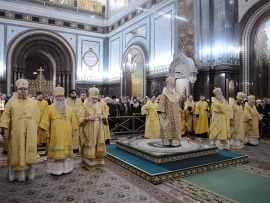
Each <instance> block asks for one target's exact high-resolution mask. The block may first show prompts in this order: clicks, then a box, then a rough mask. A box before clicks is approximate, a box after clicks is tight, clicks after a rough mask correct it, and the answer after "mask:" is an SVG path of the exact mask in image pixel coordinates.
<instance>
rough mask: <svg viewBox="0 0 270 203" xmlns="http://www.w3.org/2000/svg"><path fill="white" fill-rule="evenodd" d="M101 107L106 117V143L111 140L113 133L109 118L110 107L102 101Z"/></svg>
mask: <svg viewBox="0 0 270 203" xmlns="http://www.w3.org/2000/svg"><path fill="white" fill-rule="evenodd" d="M99 105H100V106H101V108H102V110H103V116H105V120H106V123H107V125H104V133H105V141H106V140H108V139H110V138H111V132H110V127H109V122H108V116H109V106H108V105H107V104H106V102H104V101H100V102H99Z"/></svg>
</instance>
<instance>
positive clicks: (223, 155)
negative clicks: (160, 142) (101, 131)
mask: <svg viewBox="0 0 270 203" xmlns="http://www.w3.org/2000/svg"><path fill="white" fill-rule="evenodd" d="M106 148H107V158H108V159H109V160H111V161H113V162H115V163H117V164H118V165H120V166H122V167H124V168H126V169H127V170H129V171H131V172H133V173H135V174H136V175H138V176H140V177H142V178H144V179H146V180H148V181H150V182H152V183H154V184H158V183H161V182H164V181H167V180H171V179H175V178H179V177H184V176H189V175H193V174H198V173H203V172H207V171H211V170H216V169H220V168H223V167H228V166H231V165H235V164H239V163H245V162H247V161H248V158H247V156H245V155H241V154H236V153H232V152H229V151H224V150H219V151H218V153H217V154H211V155H207V156H200V157H194V158H190V159H184V160H176V161H171V162H164V163H154V162H151V161H149V160H146V159H144V158H141V157H139V156H136V155H134V154H132V153H129V152H127V151H124V150H122V149H120V148H117V147H116V145H115V144H112V145H106Z"/></svg>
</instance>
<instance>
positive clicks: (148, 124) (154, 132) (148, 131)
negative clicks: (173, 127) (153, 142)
mask: <svg viewBox="0 0 270 203" xmlns="http://www.w3.org/2000/svg"><path fill="white" fill-rule="evenodd" d="M157 108H158V104H157V103H156V102H155V103H153V102H151V101H148V102H147V103H146V104H145V105H143V106H142V109H141V114H142V115H146V121H145V132H144V137H146V138H159V137H160V124H159V115H158V113H157Z"/></svg>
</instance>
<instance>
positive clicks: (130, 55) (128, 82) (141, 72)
mask: <svg viewBox="0 0 270 203" xmlns="http://www.w3.org/2000/svg"><path fill="white" fill-rule="evenodd" d="M147 61H148V58H147V54H146V51H145V49H144V48H143V47H142V46H139V45H132V46H130V47H129V48H128V49H127V50H126V52H125V54H124V57H123V60H122V80H121V95H127V96H135V95H136V96H137V97H140V98H143V97H144V96H145V95H146V83H147V81H146V76H147V75H146V73H147V70H148V66H147Z"/></svg>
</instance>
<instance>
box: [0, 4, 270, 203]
mask: <svg viewBox="0 0 270 203" xmlns="http://www.w3.org/2000/svg"><path fill="white" fill-rule="evenodd" d="M168 76H171V77H174V78H175V79H176V81H175V82H176V86H175V88H176V92H178V93H180V94H182V95H185V97H188V95H193V97H194V100H196V101H198V100H199V99H200V95H201V94H204V95H205V98H207V99H210V98H211V97H213V89H214V88H216V87H220V88H221V89H222V92H223V95H224V97H225V98H226V99H227V100H229V98H235V97H236V95H237V93H238V92H244V93H245V94H246V95H247V96H248V95H254V96H255V97H256V100H257V99H261V100H265V98H266V100H265V101H266V102H268V103H270V79H269V76H270V1H269V0H0V92H1V93H6V94H7V95H11V94H12V93H13V92H15V91H16V85H15V83H16V81H17V80H18V79H22V78H23V79H27V80H28V81H29V91H30V94H31V95H32V96H33V97H36V92H37V91H40V90H41V91H43V93H44V96H48V95H49V94H50V93H51V92H52V91H53V88H55V87H57V86H61V87H64V89H65V94H66V95H65V96H68V93H69V91H70V90H71V89H75V90H76V91H77V93H78V94H79V93H80V92H81V91H86V92H87V91H88V89H89V88H90V87H93V86H94V87H97V88H98V89H99V90H100V94H102V95H105V96H108V97H112V96H116V97H117V98H119V97H121V96H123V95H125V96H129V97H132V96H135V95H136V96H137V97H139V98H145V97H146V96H152V95H155V96H158V95H160V94H161V93H162V90H163V87H165V86H166V78H167V77H168ZM269 105H270V104H269ZM269 115H270V114H269V113H268V116H269ZM267 122H268V123H266V124H265V125H268V131H265V132H266V133H265V134H264V136H262V138H261V141H260V144H259V145H258V146H256V147H253V146H247V147H245V148H244V149H241V150H232V151H233V152H235V153H239V154H244V155H247V156H248V157H249V162H248V164H247V166H246V167H242V166H239V165H237V166H233V167H230V168H229V169H230V170H231V171H229V169H228V171H224V173H223V174H221V175H218V174H214V173H213V174H210V175H209V176H207V178H209V179H211V180H212V181H215V180H216V182H219V181H220V182H219V183H220V184H223V183H224V187H227V186H228V185H230V184H231V185H234V184H236V185H240V184H238V183H230V184H228V185H226V183H225V182H224V181H225V180H224V179H222V180H220V179H219V177H221V176H223V175H224V176H226V173H233V171H236V170H240V168H241V167H242V168H241V170H244V171H245V173H248V172H250V173H252V174H257V175H258V174H259V175H258V176H260V178H261V177H263V178H262V180H260V181H261V182H260V181H259V178H257V179H256V181H257V180H258V181H259V183H258V184H259V185H257V186H256V185H255V186H254V188H256V187H258V188H259V189H260V190H257V189H256V190H255V189H254V190H248V189H247V190H246V191H242V193H243V194H241V195H242V196H249V195H250V194H254V195H255V196H256V195H257V196H260V195H261V196H264V195H265V194H266V197H265V199H260V198H258V199H255V200H254V199H252V197H250V198H251V199H252V200H250V201H245V200H242V199H241V198H242V196H241V195H240V196H241V198H239V199H237V198H238V197H235V196H233V195H231V194H232V193H233V192H232V191H230V190H228V194H226V192H225V193H222V192H220V194H222V195H218V194H219V191H216V190H214V189H213V188H211V187H210V186H209V187H208V188H207V187H206V186H205V188H206V189H205V188H204V186H198V185H199V184H197V185H196V186H195V185H194V184H196V180H195V178H193V179H192V177H193V176H191V178H190V179H188V178H187V179H181V180H179V181H178V182H177V181H175V182H174V181H173V180H170V181H169V182H162V184H152V183H151V181H150V182H149V181H147V180H146V178H145V179H144V177H142V175H141V177H137V176H136V175H135V177H134V175H133V174H130V172H129V170H128V169H127V168H123V167H120V166H118V165H117V166H116V165H114V164H115V163H114V161H113V158H112V157H111V158H108V160H107V161H106V170H105V171H90V172H89V175H85V173H86V171H84V170H83V169H81V168H80V167H79V164H78V160H76V161H75V163H76V164H77V166H76V167H77V169H76V168H75V169H76V171H75V172H73V173H71V174H70V175H64V177H63V178H62V177H57V176H56V177H54V176H49V175H47V176H46V175H45V174H39V175H38V177H37V179H36V180H35V182H34V183H29V184H28V183H27V182H26V183H8V182H7V181H6V180H5V178H6V177H5V175H6V172H5V170H6V169H4V165H5V164H4V161H5V160H6V159H5V157H4V156H3V155H2V152H1V155H0V171H1V175H0V179H1V181H0V182H1V183H0V185H1V188H2V186H3V188H7V189H6V190H5V191H6V195H10V197H9V198H7V197H6V196H3V198H7V199H4V200H3V202H61V201H62V202H127V201H130V202H172V203H173V202H192V203H197V202H242V201H243V202H270V196H269V188H270V179H269V177H270V174H269V170H270V161H269V160H270V154H269V150H268V149H269V144H270V142H269V136H270V135H269V134H270V131H269V125H270V121H269V117H268V120H267ZM133 135H134V134H133ZM130 136H131V137H132V135H126V137H130ZM136 136H138V135H136ZM112 137H113V138H116V137H117V136H114V135H113V136H112ZM196 139H197V138H196ZM198 139H199V142H202V143H206V144H207V143H208V141H204V140H203V139H200V138H198ZM197 141H198V140H197ZM112 142H113V141H112ZM208 144H209V143H208ZM0 146H1V145H0ZM255 148H256V149H255ZM1 149H2V148H1ZM39 158H40V159H41V160H42V159H45V156H44V155H43V154H42V153H40V157H39ZM243 159H245V158H243ZM41 162H42V161H41ZM226 164H227V163H226ZM213 167H215V166H213ZM248 167H249V168H248ZM37 170H38V171H39V172H40V171H42V165H41V164H39V165H38V168H37ZM134 170H135V169H134ZM221 170H223V169H221ZM217 171H219V170H217ZM138 173H139V172H138ZM209 173H212V172H209ZM241 175H243V174H241ZM241 175H239V176H238V177H241ZM85 178H89V180H88V181H87V182H85ZM248 178H249V177H248V176H245V177H244V176H243V179H239V181H243V182H245V181H247V179H248ZM61 181H62V182H61ZM187 181H190V182H192V181H193V182H192V184H191V183H190V182H187ZM209 181H210V180H209ZM222 181H223V182H222ZM251 181H252V180H251ZM254 181H255V180H254ZM189 183H190V184H189ZM256 183H257V182H256ZM16 184H17V185H16ZM27 184H28V185H27ZM260 184H262V185H264V186H266V187H265V188H261V186H260ZM69 185H71V186H70V188H69ZM267 186H268V187H267ZM184 187H185V188H184ZM228 187H230V186H228ZM239 187H241V186H239ZM27 188H28V189H27ZM29 188H30V189H29ZM233 188H234V189H235V190H236V191H237V187H236V186H233ZM192 190H194V192H192ZM243 190H245V189H243ZM46 191H48V192H46ZM187 191H188V192H187ZM211 191H214V192H213V193H211ZM260 191H263V192H264V193H263V194H261V193H260ZM267 191H268V192H267ZM1 193H2V192H1ZM15 193H16V198H13V199H12V195H13V194H15ZM18 193H20V195H18ZM207 194H208V195H209V198H208V199H207V197H205V196H207ZM267 194H268V196H267ZM1 196H2V194H0V197H1ZM236 196H237V195H236ZM219 198H221V199H219ZM267 199H268V201H266V200H267ZM1 202H2V200H1Z"/></svg>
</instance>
